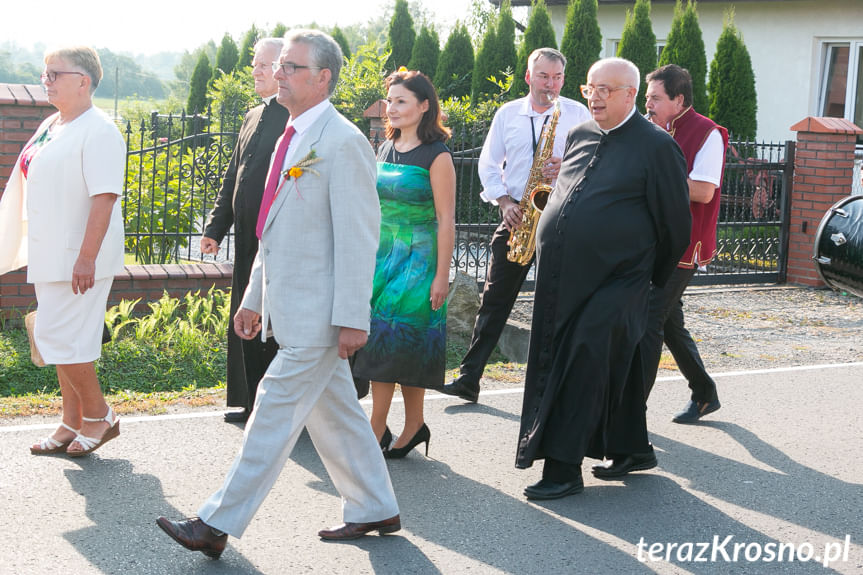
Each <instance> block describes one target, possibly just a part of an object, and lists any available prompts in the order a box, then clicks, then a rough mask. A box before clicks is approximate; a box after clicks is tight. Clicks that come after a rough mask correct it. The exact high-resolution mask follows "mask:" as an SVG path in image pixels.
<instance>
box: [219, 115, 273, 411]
mask: <svg viewBox="0 0 863 575" xmlns="http://www.w3.org/2000/svg"><path fill="white" fill-rule="evenodd" d="M289 117H290V113H289V112H288V110H287V109H286V108H284V107H283V106H281V105H280V104H279V103H278V102H276V100H275V98H273V99H272V100H271V101H270V103H269V104H266V105H265V104H261V105H259V106H256V107H254V108H252V109H251V110H249V112H248V113H247V114H246V117H245V119H244V120H243V125H242V127H240V133H239V135H238V136H237V143H236V146H234V154H233V156H231V163H230V164H229V165H228V169H227V171H226V172H225V177H224V179H223V180H222V188H221V189H220V190H219V196H218V197H217V198H216V204H215V206H214V207H213V211H212V212H211V213H210V217H209V218H208V219H207V224H206V226H205V227H204V235H205V236H207V237H208V238H213V239H214V240H216V241H217V242H219V243H221V241H222V239H223V238H224V237H225V235H226V234H227V233H228V230H230V229H231V226H232V225H233V226H234V277H233V281H232V284H231V318H232V321H231V324H230V326H229V329H228V382H227V383H228V405H229V406H237V407H245V408H250V407H251V404H252V402H253V401H254V395H255V389H256V388H257V385H258V381H259V380H260V379H261V376H263V374H264V371H266V369H267V364H269V361H270V360H271V359H272V356H273V354H274V353H275V350H276V349H277V346H276V345H275V343H271V344H270V345H269V346H264V345H263V344H262V343H261V341H260V340H258V339H255V340H252V341H250V342H243V341H242V340H240V338H238V337H237V336H236V335H235V334H234V330H233V316H234V314H235V313H236V312H237V309H238V306H239V304H240V301H241V299H242V297H243V292H244V291H246V285H248V283H249V273H250V272H251V270H252V263H253V262H254V260H255V254H256V253H257V251H258V238H257V237H255V225H256V223H257V221H258V210H259V209H260V207H261V198H262V197H263V195H264V186H265V185H266V182H267V173H268V171H269V167H270V156H272V154H273V149H274V148H275V146H276V140H278V139H279V136H281V135H282V132H284V131H285V124H286V123H287V122H288V118H289ZM241 359H242V360H241Z"/></svg>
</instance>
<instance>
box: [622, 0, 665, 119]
mask: <svg viewBox="0 0 863 575" xmlns="http://www.w3.org/2000/svg"><path fill="white" fill-rule="evenodd" d="M617 55H618V56H619V57H621V58H626V59H627V60H629V61H630V62H632V63H633V64H635V66H636V67H637V68H638V71H639V72H640V73H641V84H640V85H639V86H638V98H637V99H636V104H637V105H638V111H639V112H641V113H642V114H643V113H644V111H645V107H644V106H645V99H644V98H645V94H646V93H647V82H645V81H644V78H645V77H646V76H647V75H648V74H649V73H650V72H653V70H654V69H656V35H655V34H654V33H653V28H652V26H651V24H650V0H636V2H635V6H634V7H633V9H632V12H630V11H629V10H627V11H626V22H625V23H624V25H623V34H622V35H621V37H620V44H619V45H618V46H617Z"/></svg>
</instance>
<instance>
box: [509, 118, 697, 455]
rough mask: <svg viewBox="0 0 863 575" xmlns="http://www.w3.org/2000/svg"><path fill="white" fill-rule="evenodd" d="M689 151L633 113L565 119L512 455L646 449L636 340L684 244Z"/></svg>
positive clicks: (542, 233)
mask: <svg viewBox="0 0 863 575" xmlns="http://www.w3.org/2000/svg"><path fill="white" fill-rule="evenodd" d="M686 177H687V174H686V160H685V159H684V157H683V154H682V153H681V151H680V148H679V147H678V146H677V144H676V143H675V142H674V140H673V139H672V138H671V136H669V135H668V134H667V133H666V132H665V131H663V130H661V129H659V128H658V127H656V126H654V125H653V124H652V123H650V122H649V121H647V120H646V119H644V118H643V117H641V116H640V115H639V114H637V113H636V114H634V115H633V116H632V117H631V118H630V119H629V120H627V121H626V122H625V123H624V124H623V125H622V126H620V127H619V128H617V129H615V130H613V131H611V132H608V133H606V134H603V132H602V131H601V130H600V129H599V127H598V126H597V125H596V123H595V122H593V121H589V122H586V123H584V124H581V125H580V126H577V127H575V128H573V130H572V131H570V133H569V135H568V137H567V142H566V152H565V153H564V157H563V163H562V166H561V171H560V175H559V176H558V180H557V185H556V187H555V190H554V192H553V193H552V195H551V198H550V199H549V202H548V205H547V206H546V208H545V210H544V212H543V214H542V217H541V218H540V221H539V226H538V230H537V271H536V296H535V300H534V310H533V323H532V328H531V340H530V351H529V353H528V364H527V375H526V381H525V392H524V403H523V406H522V414H521V431H520V434H519V442H518V452H517V455H516V467H519V468H527V467H530V466H531V465H532V464H533V462H534V461H535V460H537V459H543V458H545V457H550V458H553V459H556V460H559V461H563V462H567V463H573V464H578V463H580V462H581V461H582V459H583V458H584V456H585V455H586V456H588V457H594V458H597V459H601V458H602V457H603V456H613V455H624V454H629V453H642V452H645V451H648V450H649V449H650V447H649V443H648V440H647V428H646V423H645V403H644V383H643V379H644V378H643V375H642V370H641V368H640V364H639V360H638V357H639V356H638V353H637V351H638V342H639V341H640V340H641V337H642V335H643V334H644V331H645V328H646V325H647V302H648V289H649V287H650V282H651V280H652V281H654V282H655V283H657V284H659V285H662V284H664V283H665V280H666V279H667V278H668V277H669V276H670V274H671V272H672V271H673V270H674V268H675V266H676V265H677V262H678V260H679V258H680V256H681V255H682V254H683V252H684V250H685V249H686V247H687V246H688V245H689V232H690V226H691V221H690V218H691V216H690V212H689V190H688V186H687V182H686Z"/></svg>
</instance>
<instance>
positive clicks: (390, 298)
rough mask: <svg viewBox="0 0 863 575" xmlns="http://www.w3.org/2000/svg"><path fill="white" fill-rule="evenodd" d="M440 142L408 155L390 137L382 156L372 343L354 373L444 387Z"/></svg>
mask: <svg viewBox="0 0 863 575" xmlns="http://www.w3.org/2000/svg"><path fill="white" fill-rule="evenodd" d="M442 153H449V149H448V148H447V147H446V145H445V144H444V143H443V142H436V143H433V144H422V145H420V146H418V147H416V148H414V149H413V150H411V151H409V152H406V153H403V154H402V153H399V152H397V151H395V148H394V147H393V144H392V141H387V142H385V143H384V144H383V145H382V146H381V150H380V152H379V154H378V182H377V187H378V197H379V198H380V203H381V238H380V245H379V246H378V253H377V260H376V265H375V280H374V290H373V292H372V300H371V314H372V315H371V330H370V333H369V340H368V343H367V344H366V345H365V346H364V347H363V348H362V349H360V351H358V352H357V356H356V358H355V361H354V365H353V375H354V378H355V379H360V380H371V381H381V382H387V383H398V384H400V385H407V386H412V387H423V388H427V389H440V388H441V387H442V386H443V384H444V371H445V368H446V303H444V305H443V306H441V308H440V309H439V310H437V311H433V310H432V308H431V301H430V300H429V298H430V291H431V284H432V280H433V279H434V276H435V273H436V272H437V220H436V217H435V206H434V197H433V195H432V189H431V183H430V180H429V168H430V166H431V164H432V162H433V161H434V159H435V158H437V156H438V155H439V154H442Z"/></svg>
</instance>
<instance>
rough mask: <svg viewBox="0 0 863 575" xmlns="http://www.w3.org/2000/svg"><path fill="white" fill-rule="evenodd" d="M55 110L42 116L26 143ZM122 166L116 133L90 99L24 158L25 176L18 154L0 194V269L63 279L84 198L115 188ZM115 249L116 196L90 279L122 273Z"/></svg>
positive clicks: (118, 240) (76, 242)
mask: <svg viewBox="0 0 863 575" xmlns="http://www.w3.org/2000/svg"><path fill="white" fill-rule="evenodd" d="M57 116H58V114H53V115H51V116H49V117H48V118H47V119H46V120H45V121H44V122H42V125H41V126H39V129H38V130H36V133H35V134H34V136H33V138H31V139H30V142H32V141H33V140H35V139H36V137H38V135H39V134H41V133H42V132H43V131H44V130H47V129H48V126H49V125H50V124H51V123H52V122H54V120H55V119H56V118H57ZM30 142H28V145H29V143H30ZM125 166H126V144H125V142H123V136H122V135H121V134H120V132H119V130H118V129H117V127H116V126H115V125H114V123H113V122H112V121H111V119H110V118H109V117H108V116H107V115H106V114H105V113H104V112H102V111H101V110H99V109H98V108H96V107H95V106H94V107H92V108H90V109H89V110H87V111H86V112H84V113H83V114H81V115H80V116H78V117H77V118H75V120H73V121H72V122H70V123H68V124H67V125H66V126H65V127H64V128H63V129H62V130H60V131H59V132H58V133H57V135H56V136H55V137H53V138H52V139H51V141H50V142H48V143H47V144H46V145H45V146H43V147H42V149H41V150H40V151H39V153H38V154H36V156H35V157H34V158H33V160H32V162H31V163H30V169H29V171H28V177H27V178H24V177H23V174H22V173H21V166H20V158H19V160H18V161H16V162H15V166H14V168H13V169H12V174H11V176H10V178H9V182H8V183H7V185H6V190H5V192H4V193H3V197H2V198H0V274H2V273H6V272H8V271H11V270H14V269H18V268H20V267H22V266H25V265H26V266H27V281H28V282H30V283H37V282H40V283H41V282H56V281H71V280H72V268H73V266H74V265H75V261H76V260H77V259H78V253H79V251H80V249H81V243H82V242H83V240H84V232H85V231H86V229H87V219H88V218H89V216H90V207H91V205H92V200H91V197H92V196H95V195H98V194H105V193H110V194H116V195H118V196H120V195H122V193H123V179H124V172H125ZM123 251H124V245H123V218H122V215H121V205H120V202H119V201H118V202H116V203H115V204H114V209H113V211H112V213H111V220H110V223H109V225H108V230H107V232H106V234H105V237H104V239H103V240H102V246H101V248H100V250H99V254H98V256H97V257H96V276H95V279H103V278H107V277H114V276H115V275H116V274H118V273H120V272H122V271H123Z"/></svg>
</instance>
